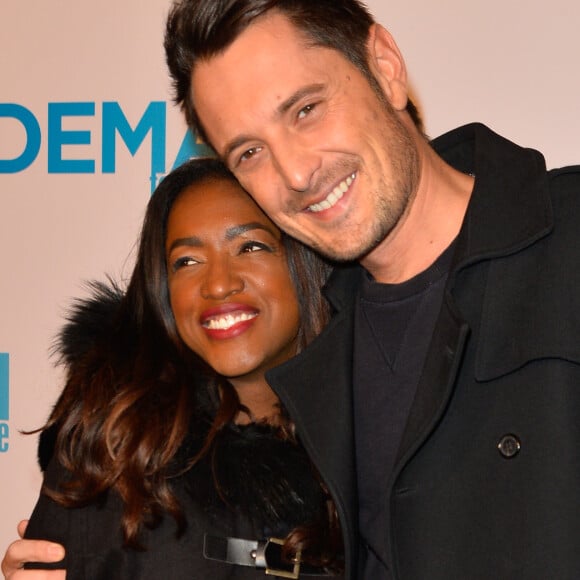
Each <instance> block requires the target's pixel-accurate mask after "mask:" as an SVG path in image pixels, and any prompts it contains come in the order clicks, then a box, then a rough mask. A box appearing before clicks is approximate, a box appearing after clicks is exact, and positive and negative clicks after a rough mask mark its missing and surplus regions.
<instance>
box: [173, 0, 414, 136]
mask: <svg viewBox="0 0 580 580" xmlns="http://www.w3.org/2000/svg"><path fill="white" fill-rule="evenodd" d="M272 12H277V13H278V14H282V15H284V16H286V17H287V18H288V19H289V20H290V22H291V23H292V24H293V25H294V26H295V27H296V28H297V29H298V30H299V31H301V32H302V33H303V34H304V35H305V37H306V38H307V39H308V40H309V41H311V42H312V44H313V45H315V46H324V47H327V48H331V49H334V50H336V51H338V52H340V53H341V54H342V55H343V56H344V57H345V58H346V59H348V60H349V61H350V62H351V63H353V64H354V66H356V67H357V68H358V69H359V70H360V71H361V72H362V73H363V74H364V75H365V77H366V78H367V79H368V81H369V83H370V85H371V87H372V88H373V90H374V91H375V92H377V94H378V95H379V96H380V97H381V98H384V96H383V93H382V90H381V88H380V86H379V84H378V82H377V80H376V78H375V77H374V75H373V74H372V72H371V70H370V68H369V65H368V52H367V39H368V33H369V29H370V27H371V25H372V24H373V23H374V19H373V17H372V15H371V14H370V12H369V11H368V9H367V8H366V7H365V6H364V4H362V3H361V2H359V1H358V0H211V1H208V0H176V1H175V2H174V4H173V7H172V9H171V11H170V13H169V16H168V18H167V25H166V31H165V54H166V58H167V64H168V66H169V71H170V73H171V77H172V79H173V86H174V91H175V93H174V97H175V102H176V103H177V104H178V105H179V106H180V107H181V109H182V111H183V112H184V113H185V118H186V120H187V124H188V125H189V127H190V128H191V129H192V130H193V131H194V132H195V133H197V135H198V136H200V137H201V138H202V139H203V140H205V141H206V142H207V135H206V133H205V130H204V128H203V126H202V124H201V122H200V120H199V117H198V116H197V113H196V110H195V104H194V101H195V97H194V95H193V94H192V90H191V75H192V72H193V69H194V67H195V65H196V63H198V62H200V61H202V60H205V59H210V58H211V57H213V56H216V55H218V54H219V53H221V52H223V51H224V50H225V49H227V48H228V47H229V46H230V45H231V44H232V43H233V42H234V41H235V40H236V39H237V38H238V36H239V35H240V34H241V33H242V32H243V31H244V30H246V28H248V27H249V26H250V25H251V24H252V23H253V22H254V21H255V20H256V19H258V18H260V17H261V16H264V15H266V14H269V13H272ZM407 112H408V113H409V114H410V116H411V118H412V119H413V122H414V123H415V125H417V127H418V128H419V130H421V131H422V122H421V118H420V116H419V113H418V111H417V108H416V107H415V105H414V104H413V103H412V102H411V100H409V101H408V103H407Z"/></svg>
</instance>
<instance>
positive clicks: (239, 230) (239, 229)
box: [226, 222, 276, 241]
mask: <svg viewBox="0 0 580 580" xmlns="http://www.w3.org/2000/svg"><path fill="white" fill-rule="evenodd" d="M250 230H264V231H265V232H268V233H269V234H270V235H271V236H273V237H276V233H275V232H274V231H273V230H272V229H271V228H269V227H268V226H266V225H264V224H262V223H260V222H248V223H246V224H239V225H236V226H232V227H231V228H228V229H227V230H226V240H228V241H231V240H233V239H234V238H237V237H238V236H241V235H242V234H244V233H246V232H248V231H250Z"/></svg>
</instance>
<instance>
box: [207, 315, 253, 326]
mask: <svg viewBox="0 0 580 580" xmlns="http://www.w3.org/2000/svg"><path fill="white" fill-rule="evenodd" d="M256 316H258V315H257V314H255V313H254V314H248V313H246V312H242V313H240V314H226V315H225V316H221V317H220V318H211V319H210V320H206V321H205V322H204V323H203V326H205V328H209V329H210V330H227V329H228V328H231V327H232V326H234V324H238V322H244V321H245V320H252V318H256Z"/></svg>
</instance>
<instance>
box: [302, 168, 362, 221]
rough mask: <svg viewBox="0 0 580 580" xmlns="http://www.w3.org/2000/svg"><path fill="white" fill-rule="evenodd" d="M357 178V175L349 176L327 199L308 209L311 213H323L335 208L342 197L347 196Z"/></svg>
mask: <svg viewBox="0 0 580 580" xmlns="http://www.w3.org/2000/svg"><path fill="white" fill-rule="evenodd" d="M355 177H356V173H353V174H352V175H349V176H348V177H347V178H346V179H345V180H344V181H341V182H340V183H339V184H338V185H337V186H336V187H335V188H334V189H333V190H332V191H331V192H330V194H329V195H328V197H327V198H326V199H323V200H322V201H321V202H320V203H313V204H312V205H309V206H308V209H309V210H310V211H311V212H314V213H316V212H319V211H323V210H325V209H330V208H331V207H333V206H334V205H336V203H337V202H338V200H339V199H341V198H342V196H343V195H344V194H345V192H346V191H347V190H348V188H349V187H350V186H351V184H352V182H353V181H354V179H355Z"/></svg>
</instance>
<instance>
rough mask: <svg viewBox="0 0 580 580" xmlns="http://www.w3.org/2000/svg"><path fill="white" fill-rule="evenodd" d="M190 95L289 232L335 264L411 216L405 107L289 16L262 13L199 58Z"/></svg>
mask: <svg viewBox="0 0 580 580" xmlns="http://www.w3.org/2000/svg"><path fill="white" fill-rule="evenodd" d="M387 72H388V71H387ZM385 78H388V74H387V76H386V77H385ZM383 82H385V83H388V80H384V79H383ZM382 86H383V85H382ZM192 91H193V95H194V98H195V107H196V110H197V113H198V115H199V118H200V120H201V122H202V124H203V126H204V128H205V129H206V132H207V135H208V138H209V140H210V141H211V143H212V145H213V146H214V148H215V149H216V151H217V153H218V154H219V155H220V156H221V157H222V158H223V159H224V160H225V161H226V163H227V165H228V166H229V167H230V169H231V170H232V171H233V172H234V173H235V175H236V176H237V178H238V179H239V181H240V182H241V184H242V185H243V186H244V188H245V189H246V190H247V191H249V192H250V194H251V195H252V196H253V197H254V199H255V200H256V202H257V203H258V204H259V205H260V206H261V207H262V208H263V209H264V211H265V212H266V213H267V214H268V215H269V216H270V217H271V219H272V220H273V221H274V222H275V223H276V224H277V225H278V226H279V227H280V228H282V229H284V230H285V231H286V232H288V233H289V234H290V235H292V236H294V237H296V238H298V239H299V240H301V241H303V242H305V243H306V244H308V245H310V246H312V247H314V248H315V249H317V250H319V251H320V252H322V253H323V254H326V255H327V256H329V257H331V258H333V259H338V260H350V259H358V258H361V257H363V256H364V255H365V254H367V253H368V252H369V251H371V250H372V249H373V248H374V247H376V246H377V244H379V243H380V242H381V241H382V240H384V239H385V238H386V237H387V236H388V234H389V233H390V232H391V230H392V229H393V228H394V227H395V226H396V225H397V223H398V222H399V220H400V218H401V216H402V215H403V214H404V212H405V209H406V207H407V205H408V202H409V198H410V196H412V194H413V193H414V191H415V189H416V187H417V181H418V173H419V170H418V154H417V150H416V146H415V144H414V142H413V139H412V138H411V136H410V134H409V131H408V130H407V129H406V127H405V126H404V124H403V123H402V122H401V120H400V118H399V113H398V112H396V111H395V110H394V109H393V108H392V107H391V105H390V104H389V102H388V100H387V98H386V97H385V98H381V97H383V95H380V96H379V95H377V93H376V92H375V91H374V90H373V89H372V88H371V86H370V84H369V82H368V80H367V79H366V77H365V76H364V75H363V74H362V73H361V72H360V71H359V70H358V69H357V68H356V67H355V66H354V65H353V64H351V63H350V62H349V61H348V60H347V59H346V58H345V57H343V56H342V55H341V54H340V53H338V52H337V51H334V50H330V49H328V48H322V47H316V46H309V45H308V43H307V41H306V40H305V38H304V36H303V35H301V34H300V33H299V32H298V31H297V30H296V29H295V28H294V27H293V26H292V25H291V24H290V22H289V21H288V20H287V19H286V18H285V17H284V16H282V15H279V14H274V15H270V16H267V17H263V18H261V19H260V20H258V21H257V22H256V23H254V24H253V25H251V26H250V27H249V28H248V29H247V30H246V31H244V32H243V33H242V34H241V35H240V36H239V37H238V38H237V39H236V40H235V42H234V43H233V44H232V45H231V46H230V47H229V48H228V49H226V50H225V52H223V53H222V54H219V55H217V56H215V57H212V58H210V59H209V60H207V61H204V62H201V63H199V64H197V65H196V67H195V69H194V71H193V74H192ZM387 92H389V93H390V92H391V91H390V88H388V90H387ZM399 101H400V99H399Z"/></svg>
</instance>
